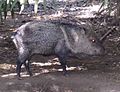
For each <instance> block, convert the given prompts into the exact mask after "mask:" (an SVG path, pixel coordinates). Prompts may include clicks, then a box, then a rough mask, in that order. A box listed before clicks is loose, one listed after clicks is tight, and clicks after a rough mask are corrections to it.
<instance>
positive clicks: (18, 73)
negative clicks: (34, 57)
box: [16, 59, 22, 79]
mask: <svg viewBox="0 0 120 92" xmlns="http://www.w3.org/2000/svg"><path fill="white" fill-rule="evenodd" d="M16 63H17V67H16V72H17V77H18V78H19V79H20V77H21V76H20V72H21V66H22V62H21V61H20V59H17V62H16Z"/></svg>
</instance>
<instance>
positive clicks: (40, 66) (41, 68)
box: [0, 62, 87, 78]
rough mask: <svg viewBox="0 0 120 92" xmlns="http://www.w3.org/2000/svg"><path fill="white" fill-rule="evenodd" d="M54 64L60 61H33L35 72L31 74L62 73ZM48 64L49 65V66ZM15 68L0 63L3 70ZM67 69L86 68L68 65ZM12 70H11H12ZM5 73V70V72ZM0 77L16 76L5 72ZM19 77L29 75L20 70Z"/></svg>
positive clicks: (77, 69)
mask: <svg viewBox="0 0 120 92" xmlns="http://www.w3.org/2000/svg"><path fill="white" fill-rule="evenodd" d="M53 65H54V67H55V65H56V66H58V65H59V66H60V63H59V62H53V63H52V62H46V63H40V62H33V63H32V64H31V66H33V67H32V70H35V71H36V72H34V71H33V72H34V73H33V76H38V75H41V74H47V73H54V72H61V75H62V71H63V70H62V68H61V67H59V68H54V67H52V66H53ZM49 66H50V67H49ZM47 67H48V68H47ZM15 68H16V66H15V65H11V64H1V65H0V69H4V70H10V69H14V72H15ZM24 68H25V67H24V66H22V69H24ZM66 69H67V70H68V71H81V70H87V68H85V67H83V66H76V67H74V66H69V67H67V68H66ZM12 72H13V71H12ZM6 73H7V72H6ZM0 76H1V77H3V78H15V76H16V73H9V72H8V73H7V74H3V75H0ZM21 77H29V75H28V74H26V72H21Z"/></svg>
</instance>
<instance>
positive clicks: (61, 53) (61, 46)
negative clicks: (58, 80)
mask: <svg viewBox="0 0 120 92" xmlns="http://www.w3.org/2000/svg"><path fill="white" fill-rule="evenodd" d="M55 53H56V55H57V57H58V58H59V60H60V63H61V66H62V69H63V74H64V75H66V73H67V71H66V58H67V56H68V53H69V50H68V49H67V47H66V45H65V41H64V39H63V40H59V42H58V44H57V46H56V48H55Z"/></svg>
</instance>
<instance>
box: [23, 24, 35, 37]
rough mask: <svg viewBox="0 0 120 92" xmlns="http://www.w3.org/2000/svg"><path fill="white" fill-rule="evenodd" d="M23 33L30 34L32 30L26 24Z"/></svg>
mask: <svg viewBox="0 0 120 92" xmlns="http://www.w3.org/2000/svg"><path fill="white" fill-rule="evenodd" d="M24 33H25V34H26V35H30V34H32V33H33V32H32V30H31V29H30V28H29V27H28V26H26V27H25V29H24Z"/></svg>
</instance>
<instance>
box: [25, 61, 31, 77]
mask: <svg viewBox="0 0 120 92" xmlns="http://www.w3.org/2000/svg"><path fill="white" fill-rule="evenodd" d="M24 65H25V68H26V70H27V72H28V74H29V75H30V76H32V72H31V70H30V62H29V60H27V61H25V63H24Z"/></svg>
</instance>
